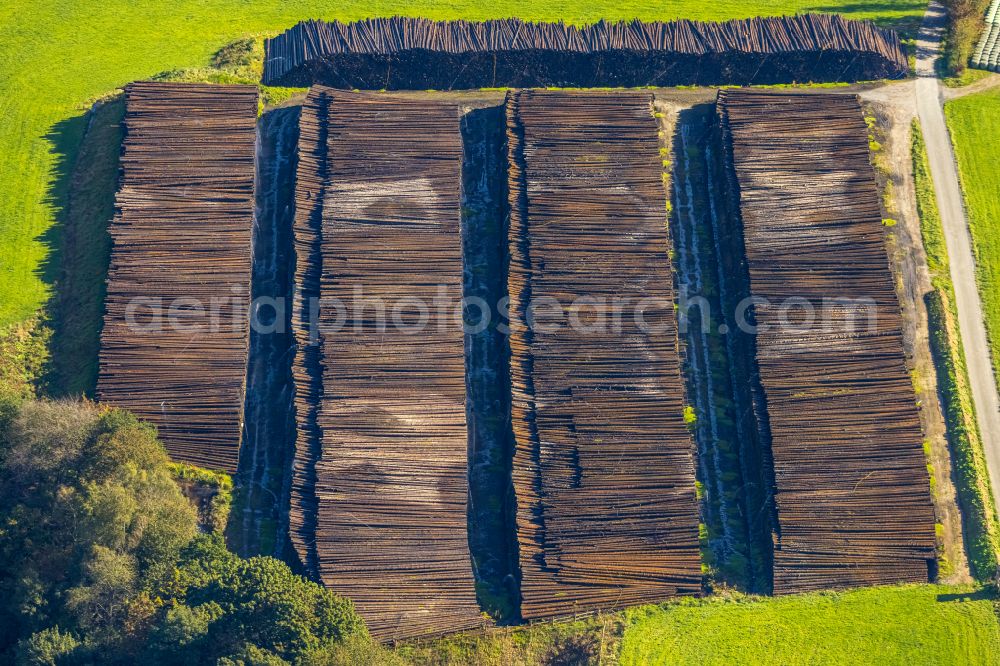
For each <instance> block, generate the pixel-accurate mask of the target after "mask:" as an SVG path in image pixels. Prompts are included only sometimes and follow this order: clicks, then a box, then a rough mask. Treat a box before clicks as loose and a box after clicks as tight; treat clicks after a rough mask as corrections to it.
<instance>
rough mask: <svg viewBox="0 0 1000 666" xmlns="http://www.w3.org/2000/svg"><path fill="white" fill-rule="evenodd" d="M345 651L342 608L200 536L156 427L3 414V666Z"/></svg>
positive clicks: (270, 566) (74, 407)
mask: <svg viewBox="0 0 1000 666" xmlns="http://www.w3.org/2000/svg"><path fill="white" fill-rule="evenodd" d="M348 638H349V639H351V640H352V641H362V642H368V641H369V638H368V634H367V631H366V629H365V627H364V624H363V623H362V621H361V620H360V618H359V617H358V616H357V614H356V613H355V612H354V608H353V606H352V605H351V603H350V602H349V601H346V600H344V599H341V598H339V597H337V596H335V595H334V594H332V593H331V592H329V591H328V590H326V589H325V588H323V587H321V586H319V585H316V584H315V583H312V582H310V581H308V580H306V579H304V578H301V577H299V576H297V575H295V574H293V573H292V571H291V570H290V569H289V568H288V566H287V565H285V564H284V563H283V562H280V561H279V560H275V559H273V558H269V557H254V558H250V559H242V558H240V557H238V556H236V555H234V554H233V553H231V552H229V551H228V550H227V549H226V546H225V543H224V542H223V540H222V537H221V536H220V535H219V534H217V533H216V534H198V528H197V516H196V512H195V509H194V507H193V506H192V505H191V503H190V502H189V501H188V500H187V499H186V498H185V497H184V496H183V495H182V494H181V492H180V489H179V487H178V486H177V484H176V483H175V481H174V479H173V476H172V473H171V468H170V466H169V464H168V460H167V456H166V453H165V452H164V450H163V447H162V445H161V444H160V443H159V441H158V440H157V439H156V433H155V431H154V430H153V428H151V427H150V426H148V425H145V424H142V423H140V422H139V421H138V420H137V419H136V418H135V417H134V416H132V415H130V414H128V413H127V412H124V411H121V410H117V409H105V408H100V407H98V406H95V405H91V404H80V403H70V402H45V401H26V402H20V403H18V402H12V401H5V402H0V662H4V663H6V662H9V661H15V662H17V663H23V664H91V663H102V664H105V663H112V664H114V663H136V662H144V663H149V664H166V665H169V664H216V663H220V664H221V663H224V664H234V665H235V664H261V665H269V664H281V663H291V662H296V661H302V660H304V659H306V658H307V657H309V656H310V655H312V654H324V653H328V652H330V651H334V650H336V649H337V647H338V646H339V645H340V644H341V643H342V642H343V641H345V639H348Z"/></svg>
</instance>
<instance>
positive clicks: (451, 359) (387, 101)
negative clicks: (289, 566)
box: [291, 87, 483, 640]
mask: <svg viewBox="0 0 1000 666" xmlns="http://www.w3.org/2000/svg"><path fill="white" fill-rule="evenodd" d="M302 118H303V127H302V137H303V139H302V142H301V143H300V156H299V159H300V174H301V173H302V172H303V171H304V170H305V171H311V172H312V174H315V175H310V176H309V177H308V179H307V180H302V179H301V177H300V183H299V188H300V189H299V196H298V198H297V206H299V207H300V210H299V211H297V215H296V248H297V255H298V257H299V260H300V261H301V260H302V258H303V257H305V258H306V261H305V263H304V264H300V265H299V266H298V268H299V274H300V276H306V279H305V280H304V281H303V288H302V295H303V296H306V295H309V294H312V293H316V294H321V295H322V297H323V299H324V301H323V304H322V305H321V307H320V309H319V325H320V331H321V334H320V338H319V343H320V349H319V350H318V351H319V353H318V355H316V356H310V355H303V356H302V357H301V359H299V360H297V373H296V378H297V379H296V381H297V384H302V383H303V378H304V379H305V383H306V385H307V388H305V389H303V388H302V387H301V386H297V389H298V400H297V404H298V405H299V409H298V418H299V420H300V446H306V447H307V448H306V450H304V451H302V452H297V456H296V465H297V470H296V471H297V474H298V479H299V481H298V482H297V483H298V487H299V488H300V489H301V492H299V493H298V494H296V491H293V496H292V507H291V510H292V513H293V515H294V514H296V513H298V514H299V517H298V518H296V519H294V520H292V521H291V524H292V529H293V532H294V531H295V530H298V531H299V535H298V536H295V535H293V539H295V540H296V545H297V547H298V548H299V549H300V552H303V548H304V552H305V557H304V558H303V559H304V560H305V561H306V562H307V563H308V562H310V561H311V560H310V558H311V557H314V558H315V566H316V569H317V570H318V573H319V576H320V578H321V580H322V581H323V582H324V583H325V584H326V585H328V586H329V587H330V588H332V589H333V590H334V591H336V592H337V593H339V594H342V595H344V596H346V597H349V598H350V599H352V600H353V601H354V603H355V604H356V606H357V609H358V611H359V612H360V614H361V615H362V617H364V619H365V621H366V623H367V624H368V627H369V629H370V631H371V632H372V634H373V635H374V636H376V637H377V638H379V639H380V640H400V639H405V638H411V637H416V636H428V635H435V634H443V633H448V632H453V631H460V630H462V629H468V628H475V627H480V626H482V625H483V619H482V617H481V615H480V611H479V606H478V604H477V601H476V593H475V583H474V578H473V573H472V563H471V560H470V555H469V547H468V538H467V515H466V503H467V498H468V463H467V447H468V433H467V428H466V413H465V395H466V389H465V362H464V335H463V330H462V321H461V317H460V316H459V317H458V318H456V311H457V310H458V306H459V303H460V301H461V298H462V270H463V269H462V242H461V233H460V219H461V217H460V215H461V200H460V187H461V168H462V162H461V160H462V143H461V134H460V129H459V113H458V108H457V106H456V105H454V104H443V103H438V102H424V101H412V100H406V99H403V98H400V97H397V96H392V95H386V94H372V93H369V94H358V93H350V92H341V91H333V90H329V89H322V88H320V87H316V88H314V89H313V91H312V92H311V94H310V97H309V99H308V100H307V104H306V108H305V109H304V110H303V116H302ZM323 150H325V155H324V154H323ZM324 172H325V176H324V175H322V174H323V173H324ZM317 200H319V202H320V203H319V205H318V206H316V204H317ZM317 214H318V215H320V219H321V228H319V229H317V228H316V226H315V220H316V218H315V215H317ZM311 244H318V246H319V249H320V251H319V255H318V256H317V255H315V254H311V253H310V245H311ZM317 262H318V264H317ZM317 268H319V271H318V272H317ZM439 287H442V288H444V289H445V292H444V295H443V298H441V295H440V294H439V292H438V288H439ZM356 288H357V289H359V290H361V292H360V293H361V296H360V300H358V298H357V296H358V294H357V293H356V292H355V289H356ZM439 298H440V300H435V299H439ZM365 299H375V300H378V301H380V302H381V303H383V304H384V305H385V312H386V319H387V321H386V322H385V323H386V326H385V327H384V329H383V328H380V327H379V323H378V318H377V316H376V312H377V306H376V305H373V304H372V303H371V302H368V301H365ZM403 299H420V300H422V301H423V302H424V303H426V304H427V306H428V308H429V312H428V316H429V320H428V322H427V323H426V325H425V327H424V328H423V329H421V330H420V331H419V332H407V331H405V330H400V329H399V328H397V327H396V325H395V324H394V323H393V321H392V313H393V311H394V310H393V308H394V306H396V305H398V304H400V303H404V304H405V301H404V300H403ZM334 301H338V302H339V303H341V304H343V306H344V309H343V310H340V309H338V307H337V306H335V305H333V303H334ZM362 301H364V302H362ZM296 308H297V312H299V311H300V308H299V306H298V305H296ZM399 312H400V314H401V315H403V318H404V320H405V321H403V322H402V323H403V324H405V325H407V326H408V325H411V324H413V319H414V317H415V312H416V309H415V306H413V305H412V304H411V305H408V306H406V307H402V308H401V309H400V310H399ZM298 316H299V318H300V319H301V313H300V312H299V315H298ZM341 316H343V320H342V321H341V323H339V324H338V320H340V318H341ZM297 333H298V334H299V335H303V334H304V332H303V331H302V330H301V328H300V330H299V331H298V332H297ZM300 351H301V348H300ZM317 361H318V362H319V363H320V364H321V365H320V366H319V371H320V374H319V379H320V380H321V386H320V387H319V388H317V387H316V385H315V384H314V383H312V380H313V379H314V376H313V374H311V373H312V372H313V371H312V370H310V369H309V368H304V367H302V365H301V364H302V363H315V362H317ZM317 398H318V399H319V403H318V409H317V410H315V411H311V410H310V407H311V405H310V401H312V400H315V399H317ZM312 417H315V419H316V424H315V426H314V425H313V424H308V423H306V424H303V423H302V421H303V419H308V418H312ZM314 428H316V429H315V430H314ZM314 435H315V436H318V437H319V442H320V444H321V448H320V450H319V451H317V452H316V453H317V454H318V455H314V453H313V452H312V451H311V450H309V449H308V447H309V446H311V444H308V443H307V444H304V445H303V444H301V443H302V442H308V441H309V438H311V437H313V436H314ZM310 466H312V467H314V470H313V471H312V472H311V474H312V476H311V478H310V472H309V467H310ZM311 484H315V485H314V489H313V488H310V485H311ZM310 493H312V497H314V498H315V499H312V498H310ZM310 502H315V503H314V504H310ZM310 512H313V513H314V515H313V516H310V515H309V513H310ZM310 532H312V534H310ZM311 551H313V552H314V553H315V555H314V556H313V555H311V554H310V553H311Z"/></svg>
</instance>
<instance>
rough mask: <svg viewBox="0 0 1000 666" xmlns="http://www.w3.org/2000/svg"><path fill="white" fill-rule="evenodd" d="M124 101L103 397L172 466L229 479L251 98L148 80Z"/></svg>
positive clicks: (239, 407)
mask: <svg viewBox="0 0 1000 666" xmlns="http://www.w3.org/2000/svg"><path fill="white" fill-rule="evenodd" d="M125 99H126V114H125V142H124V147H123V152H122V159H121V164H122V180H121V185H120V187H119V190H118V195H117V199H116V215H115V218H114V221H113V223H112V225H111V237H112V242H113V251H112V255H111V266H110V268H109V270H108V282H107V287H108V290H107V299H106V303H105V316H104V329H103V332H102V334H101V353H100V375H99V378H98V386H97V397H98V399H99V400H101V401H102V402H107V403H109V404H113V405H117V406H120V407H124V408H126V409H129V410H131V411H132V412H134V413H135V414H136V415H138V416H139V417H140V418H143V419H145V420H148V421H150V422H151V423H154V424H155V425H156V426H157V428H158V429H159V433H160V438H161V440H162V441H163V443H164V445H165V446H166V447H167V450H168V452H169V453H170V455H171V457H173V458H174V459H175V460H180V461H183V462H187V463H192V464H195V465H199V466H201V467H208V468H212V469H220V470H224V471H227V472H234V471H235V470H236V466H237V462H238V458H239V445H240V437H241V430H242V420H243V398H244V390H245V384H246V362H247V345H248V340H249V330H248V317H247V310H248V307H249V294H250V269H251V231H252V227H253V215H254V149H255V141H256V123H257V88H256V87H255V86H219V85H202V84H178V83H151V82H144V83H133V84H131V85H130V86H128V88H127V89H126V92H125ZM137 299H147V300H144V301H143V300H137ZM180 299H186V300H180ZM157 303H158V304H159V307H160V309H161V315H162V317H161V318H160V326H158V327H156V328H155V330H154V329H153V327H154V326H155V324H156V322H155V320H154V318H153V317H154V314H153V313H154V308H155V307H156V304H157ZM171 308H173V312H174V317H173V318H174V319H175V320H176V322H177V323H178V324H179V326H174V325H172V324H171V323H170V321H169V319H168V315H169V314H170V311H171ZM213 308H217V310H216V313H215V314H213ZM130 318H133V319H135V318H138V320H139V323H140V324H141V325H143V329H142V330H140V329H138V328H137V327H136V326H133V325H130V324H129V319H130ZM213 319H214V320H215V321H213Z"/></svg>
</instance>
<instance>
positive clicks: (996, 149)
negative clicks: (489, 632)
mask: <svg viewBox="0 0 1000 666" xmlns="http://www.w3.org/2000/svg"><path fill="white" fill-rule="evenodd" d="M944 110H945V115H946V116H947V118H948V127H949V129H950V130H951V138H952V141H953V142H954V144H955V153H956V155H957V157H958V171H959V176H960V177H961V181H962V190H963V192H964V194H965V206H966V210H967V211H968V214H969V229H970V231H971V233H972V244H973V249H974V251H975V254H976V271H977V276H976V278H977V280H978V282H979V293H980V295H981V298H982V301H983V316H984V317H985V319H986V330H987V334H988V335H989V338H990V348H991V350H992V354H993V367H994V368H1000V176H998V167H1000V90H998V89H993V90H990V91H987V92H982V93H977V94H975V95H969V96H967V97H960V98H958V99H955V100H952V101H950V102H948V103H947V104H945V107H944Z"/></svg>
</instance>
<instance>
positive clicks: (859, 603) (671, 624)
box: [620, 585, 1000, 666]
mask: <svg viewBox="0 0 1000 666" xmlns="http://www.w3.org/2000/svg"><path fill="white" fill-rule="evenodd" d="M620 649H621V654H620V663H621V664H622V666H631V665H633V664H636V665H638V664H703V665H706V666H707V665H710V664H735V663H741V664H784V665H785V666H795V665H797V664H857V665H860V664H921V665H926V666H929V665H932V664H950V665H951V664H954V665H959V664H992V663H995V659H996V655H997V654H1000V625H998V624H997V621H996V616H995V615H994V609H993V602H992V600H990V599H989V598H986V595H985V594H984V593H981V592H980V593H976V592H971V591H970V590H968V589H967V588H951V587H943V586H934V585H921V586H908V587H883V588H868V589H864V590H858V591H854V592H843V593H833V592H827V593H817V594H806V595H798V596H789V597H778V598H772V599H751V598H736V599H726V598H716V599H710V600H707V601H700V602H693V603H690V604H682V603H677V604H669V605H665V606H659V607H656V606H652V607H644V608H637V609H634V610H630V611H627V612H626V613H625V630H624V635H623V637H622V639H621V648H620Z"/></svg>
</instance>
